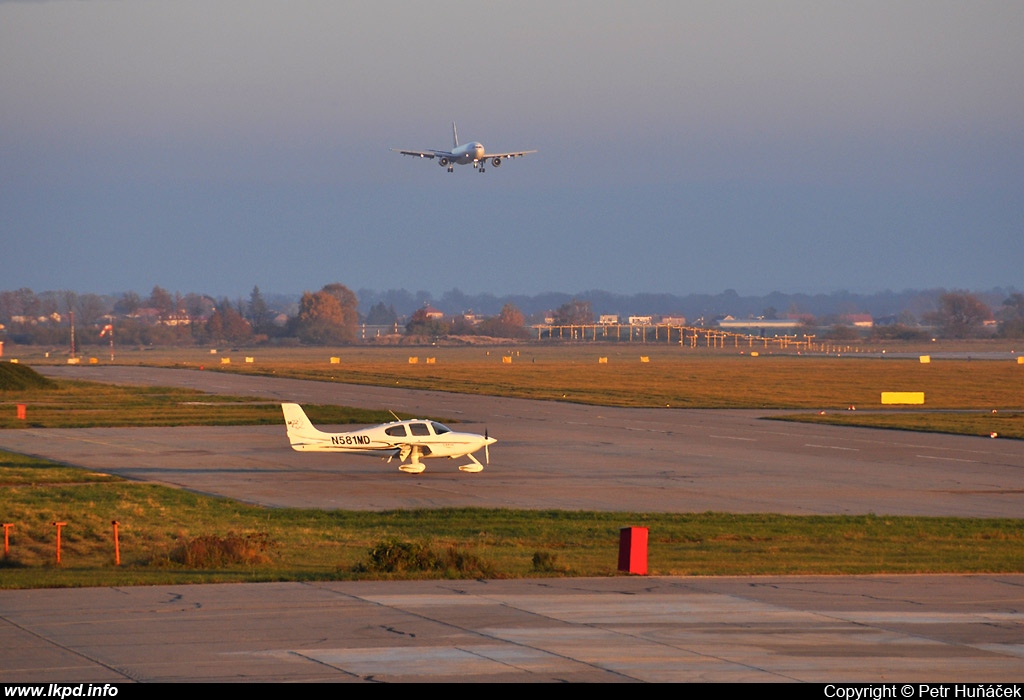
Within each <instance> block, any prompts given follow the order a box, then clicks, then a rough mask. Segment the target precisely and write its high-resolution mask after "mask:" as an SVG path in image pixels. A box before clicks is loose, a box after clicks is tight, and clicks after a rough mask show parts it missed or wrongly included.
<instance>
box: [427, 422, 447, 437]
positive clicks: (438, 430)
mask: <svg viewBox="0 0 1024 700" xmlns="http://www.w3.org/2000/svg"><path fill="white" fill-rule="evenodd" d="M431 425H432V426H434V434H435V435H444V434H445V433H450V432H451V431H452V429H451V428H449V427H448V426H447V425H441V424H440V423H431Z"/></svg>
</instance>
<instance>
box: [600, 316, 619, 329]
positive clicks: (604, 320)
mask: <svg viewBox="0 0 1024 700" xmlns="http://www.w3.org/2000/svg"><path fill="white" fill-rule="evenodd" d="M618 322H619V315H618V314H601V317H600V319H599V320H598V323H600V324H601V325H602V326H614V325H616V324H617V323H618Z"/></svg>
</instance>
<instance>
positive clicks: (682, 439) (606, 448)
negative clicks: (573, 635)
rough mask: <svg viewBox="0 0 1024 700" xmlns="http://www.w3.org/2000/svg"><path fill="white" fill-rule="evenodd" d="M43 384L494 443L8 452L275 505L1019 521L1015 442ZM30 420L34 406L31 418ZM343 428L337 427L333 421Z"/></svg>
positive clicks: (28, 439) (694, 414)
mask: <svg viewBox="0 0 1024 700" xmlns="http://www.w3.org/2000/svg"><path fill="white" fill-rule="evenodd" d="M44 371H45V372H46V373H47V374H51V375H53V376H65V377H77V378H82V379H94V380H99V381H110V382H123V383H135V384H156V385H165V386H184V387H191V388H196V389H201V390H203V391H208V392H215V393H227V394H235V395H240V396H247V397H252V398H254V399H260V400H269V401H297V402H299V403H334V404H343V405H353V406H361V407H366V408H380V409H392V410H395V411H402V412H405V413H411V414H416V415H424V416H430V417H440V418H446V419H447V418H452V419H456V420H458V421H460V423H459V424H458V429H464V430H468V431H475V432H483V431H484V430H485V429H486V430H488V431H489V433H490V435H491V436H493V437H496V438H498V443H497V444H496V445H494V446H493V447H492V448H491V451H490V452H491V461H492V463H491V464H490V465H489V466H488V467H487V468H486V469H485V470H484V471H483V472H481V473H479V474H465V473H462V472H459V471H458V470H457V469H456V465H457V462H452V461H449V460H426V461H425V462H424V464H425V465H426V471H425V472H424V473H423V474H420V475H416V476H412V475H408V474H403V473H401V472H399V471H398V467H397V462H392V463H391V464H390V465H389V464H386V463H385V462H384V461H382V460H380V459H379V458H377V457H372V456H360V455H335V454H318V453H297V452H293V451H292V450H291V449H290V448H289V447H288V443H287V439H286V438H285V434H284V422H283V418H282V423H281V425H280V426H269V427H228V428H221V427H214V428H97V429H76V430H36V429H24V430H8V431H2V432H0V449H7V450H13V451H16V452H22V453H26V454H34V455H38V456H42V457H48V458H50V459H55V460H58V461H61V462H66V463H69V464H75V465H80V466H84V467H89V468H92V469H97V470H100V471H106V472H113V473H116V474H120V475H123V476H126V477H129V478H133V479H140V480H146V481H157V482H161V483H166V484H171V485H175V486H180V487H184V488H189V489H194V490H197V491H202V492H205V493H213V494H218V495H223V496H230V497H233V498H239V499H242V500H245V501H249V502H253V503H261V504H264V505H269V506H296V507H317V508H344V509H357V510H358V509H366V510H382V509H391V508H411V507H424V508H437V507H448V506H482V507H507V508H539V509H547V508H559V509H573V510H580V509H584V510H587V509H592V510H604V511H663V512H703V511H708V510H713V511H723V512H735V513H759V512H772V513H790V514H863V513H877V514H889V515H950V516H966V517H1020V514H1021V513H1022V512H1024V443H1021V442H1020V441H1016V440H998V439H996V440H992V439H989V438H987V437H984V438H983V437H964V436H955V435H939V434H926V433H908V432H901V431H888V430H871V429H863V428H840V427H834V426H823V425H807V424H799V423H784V422H778V421H766V420H762V419H761V416H763V415H764V413H763V412H757V411H710V410H709V411H692V410H672V409H622V408H607V407H597V406H582V405H576V404H568V403H558V402H551V401H528V400H519V399H503V398H494V397H487V396H469V395H459V394H449V393H444V392H432V391H409V390H403V389H394V388H381V387H367V386H353V385H341V384H329V383H322V382H309V381H297V380H290V379H277V378H266V377H256V376H244V375H236V374H224V373H215V372H199V371H188V370H160V369H147V368H139V367H58V368H44ZM30 410H31V407H30ZM342 429H345V428H342Z"/></svg>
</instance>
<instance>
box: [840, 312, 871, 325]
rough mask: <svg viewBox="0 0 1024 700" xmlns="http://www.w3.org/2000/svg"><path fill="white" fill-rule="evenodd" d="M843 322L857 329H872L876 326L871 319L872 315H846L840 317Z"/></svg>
mask: <svg viewBox="0 0 1024 700" xmlns="http://www.w3.org/2000/svg"><path fill="white" fill-rule="evenodd" d="M840 318H841V319H842V320H843V322H845V323H849V324H850V325H851V326H856V327H857V328H871V327H872V326H874V325H875V322H874V321H873V320H872V318H871V314H846V315H844V316H841V317H840Z"/></svg>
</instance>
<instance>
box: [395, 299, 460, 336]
mask: <svg viewBox="0 0 1024 700" xmlns="http://www.w3.org/2000/svg"><path fill="white" fill-rule="evenodd" d="M450 330H451V327H450V326H449V325H448V324H447V323H445V322H444V321H442V320H441V319H438V318H430V317H429V316H427V308H426V307H425V306H424V307H421V308H419V309H417V310H416V311H415V313H413V315H412V316H411V317H410V318H409V322H408V323H407V324H405V332H406V334H408V335H426V336H431V337H438V336H445V335H448V333H449V331H450Z"/></svg>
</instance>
